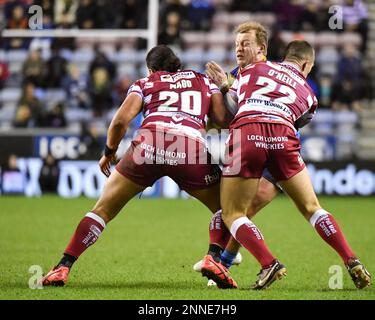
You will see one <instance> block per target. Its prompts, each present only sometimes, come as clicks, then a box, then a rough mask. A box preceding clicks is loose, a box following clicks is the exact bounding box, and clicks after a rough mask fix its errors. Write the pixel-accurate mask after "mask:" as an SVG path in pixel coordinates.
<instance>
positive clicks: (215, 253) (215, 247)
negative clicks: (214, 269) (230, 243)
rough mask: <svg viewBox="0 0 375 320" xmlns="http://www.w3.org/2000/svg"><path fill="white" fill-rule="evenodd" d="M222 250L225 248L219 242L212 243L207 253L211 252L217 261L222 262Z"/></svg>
mask: <svg viewBox="0 0 375 320" xmlns="http://www.w3.org/2000/svg"><path fill="white" fill-rule="evenodd" d="M222 252H223V249H221V248H220V247H219V246H218V245H217V244H210V246H209V247H208V252H207V254H209V255H210V256H211V257H212V258H213V259H214V260H215V261H216V262H220V257H221V253H222Z"/></svg>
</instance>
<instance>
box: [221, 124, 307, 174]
mask: <svg viewBox="0 0 375 320" xmlns="http://www.w3.org/2000/svg"><path fill="white" fill-rule="evenodd" d="M300 149H301V146H300V141H299V139H298V138H297V137H296V134H295V132H294V130H293V129H292V128H291V127H289V126H287V125H284V124H278V123H267V122H252V123H248V124H245V125H243V126H241V127H239V128H237V129H232V130H231V131H230V136H229V138H228V141H227V146H226V160H225V164H224V168H223V176H225V177H244V178H260V177H261V176H262V174H263V171H264V170H265V169H268V170H269V172H270V173H271V175H272V176H273V177H274V179H275V180H276V181H282V180H288V179H290V178H291V177H293V176H294V175H296V174H297V173H298V172H300V171H301V170H302V169H303V168H305V163H304V161H303V159H302V157H301V155H300Z"/></svg>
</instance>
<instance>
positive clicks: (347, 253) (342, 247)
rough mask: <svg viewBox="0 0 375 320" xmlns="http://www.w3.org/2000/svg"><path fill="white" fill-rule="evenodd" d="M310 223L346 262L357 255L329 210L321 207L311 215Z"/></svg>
mask: <svg viewBox="0 0 375 320" xmlns="http://www.w3.org/2000/svg"><path fill="white" fill-rule="evenodd" d="M310 223H311V225H312V226H313V227H314V228H315V229H316V231H317V232H318V233H319V235H320V237H321V238H322V239H323V240H324V241H325V242H327V243H328V244H329V245H330V246H331V247H332V248H333V249H334V250H336V252H337V253H338V254H339V255H340V256H341V258H342V259H343V260H344V263H345V264H346V263H347V261H348V259H349V258H353V257H355V254H354V252H353V251H352V249H351V248H350V246H349V244H348V243H347V241H346V239H345V237H344V234H343V233H342V231H341V229H340V227H339V225H338V224H337V222H336V220H335V219H334V218H333V216H332V215H331V214H330V213H329V212H327V211H325V210H324V209H319V210H318V211H316V212H315V213H314V214H313V215H312V216H311V218H310Z"/></svg>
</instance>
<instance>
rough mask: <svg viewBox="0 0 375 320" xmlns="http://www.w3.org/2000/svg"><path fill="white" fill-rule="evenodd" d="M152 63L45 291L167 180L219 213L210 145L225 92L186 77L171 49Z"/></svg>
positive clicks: (112, 135)
mask: <svg viewBox="0 0 375 320" xmlns="http://www.w3.org/2000/svg"><path fill="white" fill-rule="evenodd" d="M146 63H147V67H148V69H149V76H148V77H147V78H144V79H140V80H138V81H136V82H135V83H134V84H133V85H132V86H131V88H130V89H129V92H128V95H127V97H126V98H125V100H124V102H123V103H122V105H121V107H120V108H119V109H118V110H117V112H116V114H115V116H114V118H113V119H112V121H111V124H110V126H109V129H108V133H107V142H106V148H105V153H104V155H103V157H102V158H101V159H100V162H99V165H100V168H101V170H102V172H103V173H104V174H105V175H106V176H108V177H109V179H108V180H107V182H106V184H105V186H104V190H103V193H102V195H101V197H100V199H99V200H98V202H97V203H96V205H95V206H94V208H93V209H92V210H91V211H90V212H89V213H88V214H86V216H85V217H84V218H83V219H82V220H81V222H80V223H79V224H78V227H77V229H76V231H75V233H74V235H73V237H72V238H71V240H70V243H69V244H68V246H67V247H66V249H65V251H64V255H63V257H62V259H61V260H60V262H59V263H58V264H57V265H56V267H54V268H52V270H51V271H50V272H49V273H48V274H47V275H46V276H45V277H44V278H43V279H42V283H43V285H54V286H63V285H65V283H66V282H67V278H68V274H69V272H70V269H71V267H72V265H73V263H74V262H75V261H76V260H77V259H78V257H79V256H80V255H81V254H82V253H83V252H84V251H85V250H86V249H87V248H88V247H89V246H91V245H92V244H94V243H95V242H96V240H97V239H98V237H99V236H100V234H101V233H102V231H103V230H104V228H105V227H106V225H107V224H108V222H109V221H111V220H112V219H113V218H114V217H115V216H116V215H117V214H118V213H119V212H120V210H121V209H122V208H123V207H124V206H125V205H126V204H127V202H128V201H129V200H130V199H132V198H133V197H134V196H135V195H136V194H138V193H140V192H141V191H143V190H144V189H145V188H146V187H148V186H151V185H152V184H153V183H154V182H155V181H156V180H157V179H159V178H161V177H163V176H169V177H171V178H172V179H173V180H174V181H175V182H176V183H177V184H178V185H179V186H180V188H181V189H184V190H186V191H187V192H188V193H190V194H191V195H192V196H194V197H196V198H197V199H198V200H200V201H201V202H202V203H203V204H205V205H206V206H207V207H208V208H209V209H210V210H211V211H212V213H215V212H217V211H218V210H219V209H220V198H219V196H220V187H219V181H220V175H221V170H220V167H219V166H218V165H217V164H213V163H212V162H211V156H210V153H209V152H208V149H207V146H206V141H205V137H204V129H205V126H206V121H207V117H208V116H211V117H212V118H213V120H214V121H215V122H216V123H218V124H219V125H225V124H226V123H228V122H229V121H227V120H226V119H227V118H226V116H227V113H226V109H225V107H224V104H223V100H222V99H223V98H222V95H221V93H220V91H219V89H218V88H217V86H216V85H215V84H213V83H212V82H211V81H210V80H209V79H208V78H207V77H205V76H204V75H202V74H199V73H197V72H194V71H191V70H185V71H180V70H179V69H180V60H179V59H178V58H177V57H176V56H175V54H174V53H173V51H172V50H171V49H170V48H168V47H166V46H157V47H155V48H153V49H151V50H150V52H149V53H148V54H147V57H146ZM140 112H143V115H144V117H145V119H144V121H143V123H142V126H141V128H140V129H139V131H138V133H137V135H136V137H135V138H134V139H133V141H132V143H131V146H130V147H129V149H128V150H127V151H126V153H125V155H124V156H123V158H122V160H121V161H120V162H119V163H118V164H117V166H116V170H114V171H113V172H112V173H111V172H110V166H111V164H112V163H113V162H114V160H115V153H116V150H117V147H118V145H119V143H120V141H121V140H122V138H123V136H124V135H125V133H126V130H127V128H128V126H129V123H130V121H131V120H132V119H134V117H136V115H137V114H138V113H140ZM139 231H140V232H141V231H142V230H139ZM151 267H152V266H151ZM231 286H234V284H233V283H231Z"/></svg>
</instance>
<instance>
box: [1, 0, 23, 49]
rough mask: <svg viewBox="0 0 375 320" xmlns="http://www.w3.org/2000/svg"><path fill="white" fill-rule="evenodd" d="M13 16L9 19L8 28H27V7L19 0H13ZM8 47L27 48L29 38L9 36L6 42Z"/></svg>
mask: <svg viewBox="0 0 375 320" xmlns="http://www.w3.org/2000/svg"><path fill="white" fill-rule="evenodd" d="M10 8H11V10H12V11H11V16H10V18H9V19H8V23H7V28H9V29H27V28H28V25H29V22H28V18H27V17H26V14H25V7H24V6H23V5H22V4H20V3H19V2H18V1H15V2H11V6H10ZM5 43H6V44H5V46H6V48H7V49H26V48H27V46H28V44H29V40H28V39H25V38H8V39H7V40H6V42H5Z"/></svg>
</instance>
